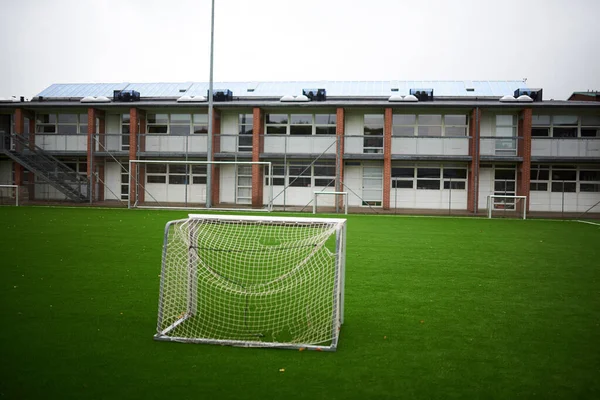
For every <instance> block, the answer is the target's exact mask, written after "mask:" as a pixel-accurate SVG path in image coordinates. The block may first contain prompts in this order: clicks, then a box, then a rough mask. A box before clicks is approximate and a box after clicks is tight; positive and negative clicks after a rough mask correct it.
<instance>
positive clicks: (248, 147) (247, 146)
mask: <svg viewBox="0 0 600 400" xmlns="http://www.w3.org/2000/svg"><path fill="white" fill-rule="evenodd" d="M253 129H254V115H252V114H239V115H238V134H239V137H238V151H249V152H250V151H252V131H253Z"/></svg>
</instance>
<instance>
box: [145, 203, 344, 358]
mask: <svg viewBox="0 0 600 400" xmlns="http://www.w3.org/2000/svg"><path fill="white" fill-rule="evenodd" d="M345 231H346V220H345V219H324V218H323V219H317V218H314V219H311V218H284V217H252V216H223V215H190V216H189V218H188V219H183V220H177V221H171V222H169V223H168V224H167V226H166V228H165V236H164V246H163V259H162V273H161V283H160V300H159V312H158V325H157V334H156V335H155V336H154V337H155V339H157V340H166V341H178V342H193V343H213V344H221V345H234V346H243V347H281V348H306V349H315V350H335V349H336V347H337V343H338V337H339V330H340V327H341V324H342V322H343V307H344V290H343V288H344V264H345Z"/></svg>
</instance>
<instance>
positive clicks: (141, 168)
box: [129, 110, 147, 203]
mask: <svg viewBox="0 0 600 400" xmlns="http://www.w3.org/2000/svg"><path fill="white" fill-rule="evenodd" d="M137 117H138V120H139V125H138V124H137V123H136V125H137V126H138V131H137V133H138V143H139V147H140V152H142V151H146V133H147V132H146V122H147V121H146V112H145V111H143V110H137ZM131 121H132V120H131V119H130V122H129V126H131ZM130 142H131V139H130ZM129 151H130V156H131V147H130V150H129ZM137 168H138V179H139V181H140V185H141V186H140V190H139V191H138V201H139V202H140V203H143V202H144V201H146V191H145V190H143V189H142V187H143V185H144V184H145V183H146V164H138V166H137Z"/></svg>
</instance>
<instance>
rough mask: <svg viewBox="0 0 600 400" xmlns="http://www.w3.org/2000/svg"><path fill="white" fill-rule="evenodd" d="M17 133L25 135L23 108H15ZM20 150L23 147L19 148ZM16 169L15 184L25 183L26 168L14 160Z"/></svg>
mask: <svg viewBox="0 0 600 400" xmlns="http://www.w3.org/2000/svg"><path fill="white" fill-rule="evenodd" d="M14 133H15V134H17V135H23V134H24V133H25V112H24V111H23V109H22V108H17V109H16V110H15V132H14ZM17 150H18V151H21V150H23V149H20V148H17ZM14 169H15V185H18V186H22V185H23V177H24V172H25V171H24V169H23V167H22V166H21V164H19V163H18V162H16V161H15V162H14Z"/></svg>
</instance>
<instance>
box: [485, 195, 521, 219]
mask: <svg viewBox="0 0 600 400" xmlns="http://www.w3.org/2000/svg"><path fill="white" fill-rule="evenodd" d="M487 216H488V218H492V217H494V216H498V217H509V218H510V217H517V218H522V219H527V196H513V195H497V194H491V195H488V197H487Z"/></svg>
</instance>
